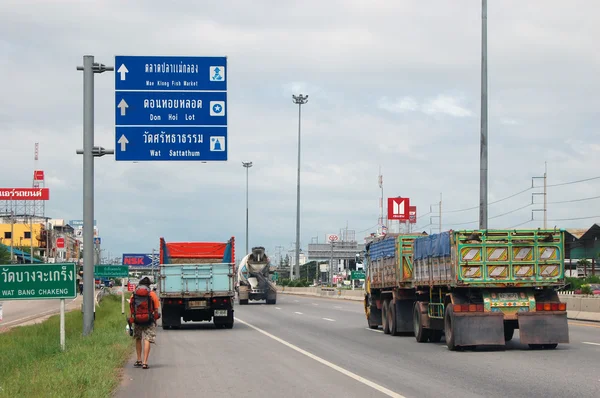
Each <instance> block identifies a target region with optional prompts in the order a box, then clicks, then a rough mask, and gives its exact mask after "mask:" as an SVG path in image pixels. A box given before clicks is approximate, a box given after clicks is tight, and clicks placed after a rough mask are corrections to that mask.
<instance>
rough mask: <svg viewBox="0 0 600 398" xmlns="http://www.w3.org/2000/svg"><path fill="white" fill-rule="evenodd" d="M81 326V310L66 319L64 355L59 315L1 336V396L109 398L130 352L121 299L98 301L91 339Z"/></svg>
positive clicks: (112, 297)
mask: <svg viewBox="0 0 600 398" xmlns="http://www.w3.org/2000/svg"><path fill="white" fill-rule="evenodd" d="M82 323H83V322H82V314H81V311H80V310H75V311H71V312H68V313H66V314H65V329H66V350H65V351H64V352H63V351H61V348H60V341H59V317H58V315H55V316H52V317H50V318H49V319H48V320H46V321H45V322H43V323H39V324H34V325H29V326H21V327H18V328H13V329H11V330H10V331H8V332H6V333H2V334H0V352H1V353H2V355H0V369H2V373H0V397H15V396H20V397H34V396H43V397H69V398H71V397H110V396H111V395H112V393H113V390H114V389H115V388H116V387H117V386H118V385H119V382H120V369H121V368H122V366H123V364H124V363H125V362H126V360H127V359H128V358H129V357H130V355H131V352H132V350H133V347H134V341H133V339H132V338H131V337H129V335H128V334H127V333H126V331H125V326H126V322H125V315H123V314H121V297H120V296H119V295H108V296H105V297H104V298H103V299H102V301H101V303H100V305H99V306H98V307H97V309H96V320H95V323H94V332H93V333H92V335H91V336H87V337H83V335H82V326H83V325H82Z"/></svg>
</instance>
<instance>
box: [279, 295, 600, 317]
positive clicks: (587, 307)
mask: <svg viewBox="0 0 600 398" xmlns="http://www.w3.org/2000/svg"><path fill="white" fill-rule="evenodd" d="M277 291H278V292H279V293H283V294H295V295H301V296H317V297H327V298H333V299H342V300H352V301H363V299H364V295H365V291H364V290H362V289H361V290H358V289H357V290H345V289H336V288H331V287H323V288H321V287H285V286H277ZM558 295H559V297H560V300H561V301H562V302H564V303H566V304H567V316H568V318H569V319H574V320H580V321H595V322H600V295H595V296H593V295H583V294H575V293H574V292H571V291H563V292H558Z"/></svg>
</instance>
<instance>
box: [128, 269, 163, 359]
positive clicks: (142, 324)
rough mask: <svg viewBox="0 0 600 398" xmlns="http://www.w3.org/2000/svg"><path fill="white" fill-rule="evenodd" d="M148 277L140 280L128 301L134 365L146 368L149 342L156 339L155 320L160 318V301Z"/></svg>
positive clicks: (152, 342)
mask: <svg viewBox="0 0 600 398" xmlns="http://www.w3.org/2000/svg"><path fill="white" fill-rule="evenodd" d="M151 283H152V282H151V281H150V278H149V277H147V276H146V277H144V278H142V280H140V283H139V285H138V286H137V288H136V289H135V291H134V292H133V295H132V296H131V299H130V301H129V303H130V304H129V306H130V311H131V318H132V321H133V322H132V323H133V324H134V328H133V335H134V337H135V348H136V352H137V361H136V362H135V364H134V366H135V367H140V366H141V367H142V368H143V369H148V356H149V355H150V344H154V342H155V339H156V321H157V320H158V319H159V318H160V314H159V312H158V310H159V308H160V301H159V300H158V296H157V295H156V293H155V292H153V291H152V290H151V289H150V284H151ZM142 341H143V343H144V347H143V348H144V361H143V362H142Z"/></svg>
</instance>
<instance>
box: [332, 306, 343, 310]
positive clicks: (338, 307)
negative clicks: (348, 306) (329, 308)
mask: <svg viewBox="0 0 600 398" xmlns="http://www.w3.org/2000/svg"><path fill="white" fill-rule="evenodd" d="M333 308H337V309H339V310H341V309H342V307H340V306H339V305H336V306H334V307H333Z"/></svg>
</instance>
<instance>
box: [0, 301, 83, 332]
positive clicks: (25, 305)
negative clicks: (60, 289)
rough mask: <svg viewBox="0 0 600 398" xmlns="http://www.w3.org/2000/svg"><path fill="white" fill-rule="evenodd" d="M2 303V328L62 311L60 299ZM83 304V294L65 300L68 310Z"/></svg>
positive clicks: (0, 326) (0, 323) (0, 325)
mask: <svg viewBox="0 0 600 398" xmlns="http://www.w3.org/2000/svg"><path fill="white" fill-rule="evenodd" d="M0 302H1V303H2V321H0V328H5V327H13V326H17V325H22V324H25V323H28V322H29V321H31V320H33V319H36V318H39V317H42V316H46V315H53V314H57V313H59V312H60V300H9V301H1V300H0ZM77 305H81V296H78V297H77V298H75V299H74V300H73V299H67V300H65V307H66V310H67V311H68V310H71V309H73V308H76V306H77Z"/></svg>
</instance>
